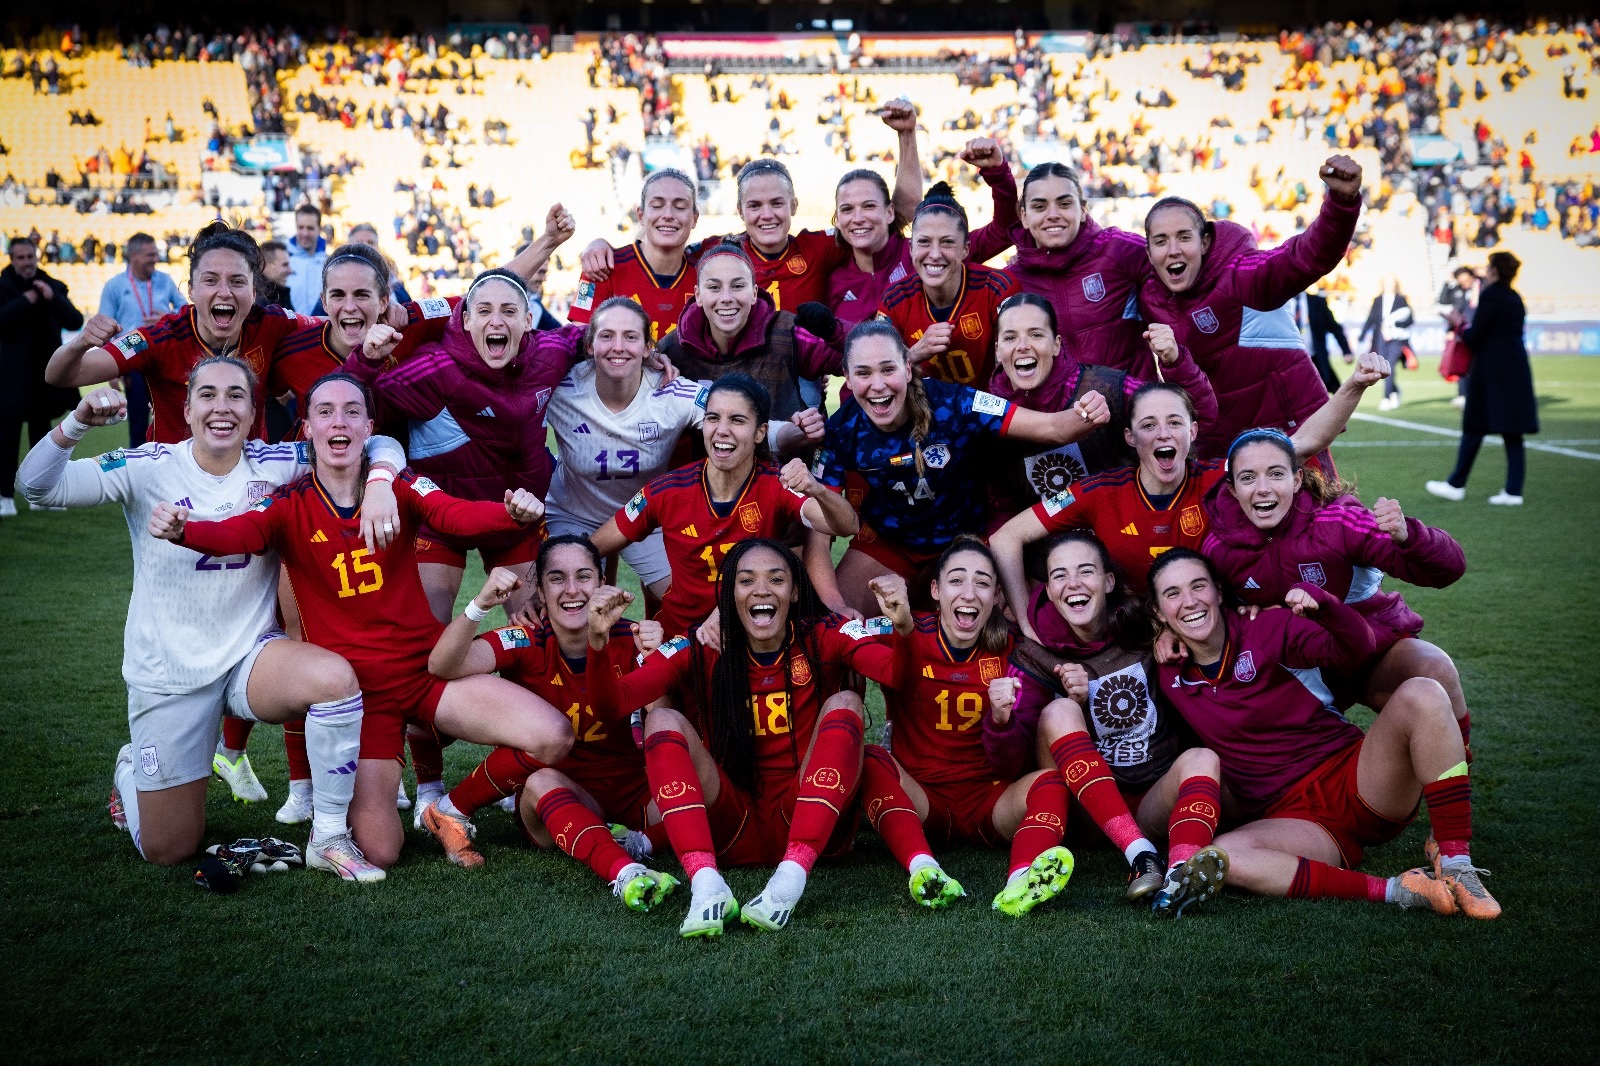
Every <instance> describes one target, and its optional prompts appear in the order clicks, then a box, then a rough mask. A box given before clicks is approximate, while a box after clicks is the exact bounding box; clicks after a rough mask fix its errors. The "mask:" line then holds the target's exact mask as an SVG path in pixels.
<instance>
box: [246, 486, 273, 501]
mask: <svg viewBox="0 0 1600 1066" xmlns="http://www.w3.org/2000/svg"><path fill="white" fill-rule="evenodd" d="M271 491H272V483H271V482H270V481H252V482H250V483H249V484H247V485H246V486H245V487H244V494H245V499H246V504H245V506H247V507H254V506H255V505H256V503H257V501H259V500H263V499H265V498H266V496H267V493H269V492H271Z"/></svg>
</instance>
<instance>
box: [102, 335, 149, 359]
mask: <svg viewBox="0 0 1600 1066" xmlns="http://www.w3.org/2000/svg"><path fill="white" fill-rule="evenodd" d="M111 347H113V348H115V349H116V350H117V351H119V352H121V353H122V357H123V358H124V359H132V358H133V357H134V356H136V355H138V354H139V353H140V352H142V351H144V350H145V349H146V348H148V347H150V342H149V341H148V340H146V339H145V336H144V331H143V330H138V329H130V330H129V331H128V332H126V333H124V334H123V335H122V336H120V337H117V338H115V339H113V340H112V342H111Z"/></svg>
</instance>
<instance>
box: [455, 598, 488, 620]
mask: <svg viewBox="0 0 1600 1066" xmlns="http://www.w3.org/2000/svg"><path fill="white" fill-rule="evenodd" d="M461 613H462V614H464V615H466V616H467V618H468V619H470V620H471V621H474V622H481V621H483V620H484V619H485V618H486V617H488V615H489V612H488V611H486V610H484V609H483V608H482V607H479V606H478V601H477V600H468V601H467V605H466V607H465V608H463V609H462V611H461Z"/></svg>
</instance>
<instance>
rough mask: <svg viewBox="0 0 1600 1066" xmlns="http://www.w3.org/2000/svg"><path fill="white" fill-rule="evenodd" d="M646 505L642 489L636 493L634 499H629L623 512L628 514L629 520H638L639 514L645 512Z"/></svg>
mask: <svg viewBox="0 0 1600 1066" xmlns="http://www.w3.org/2000/svg"><path fill="white" fill-rule="evenodd" d="M644 505H645V498H644V492H643V490H640V491H639V492H637V493H635V494H634V497H633V499H631V500H629V501H628V505H627V506H626V507H624V508H623V509H622V512H623V514H626V515H627V516H628V521H630V522H637V521H638V520H639V516H640V515H642V514H644Z"/></svg>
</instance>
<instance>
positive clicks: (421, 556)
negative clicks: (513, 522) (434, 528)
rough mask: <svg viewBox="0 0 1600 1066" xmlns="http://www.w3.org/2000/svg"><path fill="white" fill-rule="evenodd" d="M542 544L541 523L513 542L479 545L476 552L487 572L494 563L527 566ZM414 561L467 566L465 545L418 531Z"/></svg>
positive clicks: (542, 531) (536, 555) (492, 567)
mask: <svg viewBox="0 0 1600 1066" xmlns="http://www.w3.org/2000/svg"><path fill="white" fill-rule="evenodd" d="M543 544H544V523H543V522H540V523H539V524H537V525H535V526H531V527H529V529H528V535H527V536H525V537H523V538H522V539H521V540H518V541H517V542H516V543H515V544H511V545H508V546H506V547H504V548H479V549H478V555H479V556H480V557H481V558H482V559H483V572H484V573H486V574H487V573H488V572H489V571H491V570H493V569H494V568H495V567H497V566H526V565H528V564H529V563H531V562H533V561H534V560H535V559H537V558H538V557H539V548H540V547H541V546H542V545H543ZM417 562H419V563H438V564H440V565H441V566H454V567H458V568H460V569H466V565H467V548H466V547H465V546H463V545H461V544H458V543H450V542H448V541H443V540H434V539H432V538H430V537H424V536H422V535H421V534H418V535H417Z"/></svg>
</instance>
